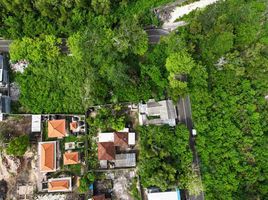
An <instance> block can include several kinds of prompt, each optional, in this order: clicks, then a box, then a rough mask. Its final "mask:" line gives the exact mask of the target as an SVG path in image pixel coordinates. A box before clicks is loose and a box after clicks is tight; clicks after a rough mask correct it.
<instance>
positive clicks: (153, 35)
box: [144, 27, 169, 44]
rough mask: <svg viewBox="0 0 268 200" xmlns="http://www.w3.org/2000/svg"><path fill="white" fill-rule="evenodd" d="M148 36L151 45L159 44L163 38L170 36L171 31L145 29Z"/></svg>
mask: <svg viewBox="0 0 268 200" xmlns="http://www.w3.org/2000/svg"><path fill="white" fill-rule="evenodd" d="M144 30H145V32H146V33H147V34H148V39H149V44H157V43H158V42H159V40H160V38H161V36H165V35H168V34H169V31H168V30H166V29H162V28H153V27H152V28H147V29H144Z"/></svg>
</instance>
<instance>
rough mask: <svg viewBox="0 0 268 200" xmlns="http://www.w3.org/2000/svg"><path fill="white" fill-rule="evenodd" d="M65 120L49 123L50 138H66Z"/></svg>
mask: <svg viewBox="0 0 268 200" xmlns="http://www.w3.org/2000/svg"><path fill="white" fill-rule="evenodd" d="M65 123H66V122H65V119H58V120H50V121H48V137H49V138H63V137H65V136H66V133H67V132H66V126H65Z"/></svg>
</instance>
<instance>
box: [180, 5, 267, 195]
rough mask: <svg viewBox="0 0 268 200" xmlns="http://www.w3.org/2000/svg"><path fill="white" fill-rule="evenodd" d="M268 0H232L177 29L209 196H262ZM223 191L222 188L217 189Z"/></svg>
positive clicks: (189, 18)
mask: <svg viewBox="0 0 268 200" xmlns="http://www.w3.org/2000/svg"><path fill="white" fill-rule="evenodd" d="M266 12H267V2H266V3H265V1H251V2H248V1H243V0H229V1H224V2H222V3H218V4H216V5H212V6H209V7H208V8H207V9H206V10H204V11H202V12H195V13H194V14H192V15H190V16H189V17H188V20H189V22H190V25H189V26H187V27H185V28H181V29H180V35H179V36H178V37H179V38H180V39H181V40H184V41H185V43H186V44H187V45H186V46H187V49H188V52H189V53H190V55H191V56H192V58H193V59H194V60H195V61H196V62H198V63H199V65H198V66H195V67H193V68H192V70H191V72H190V76H189V79H190V81H189V93H190V96H191V102H192V110H193V120H194V123H195V127H196V129H197V131H198V137H197V149H198V152H199V155H200V158H201V171H202V178H203V184H204V186H205V191H206V192H205V196H206V199H266V198H268V188H267V187H266V186H267V183H268V182H267V180H268V177H267V175H268V171H267V152H268V151H267V142H268V137H267V131H268V130H267V116H268V110H267V106H268V105H267V101H266V100H265V96H266V95H267V92H268V82H267V80H268V79H267V78H266V77H267V66H268V54H267V44H268V43H267V41H268V40H267V39H268V38H267V33H268V29H267V27H268V21H267V16H266V15H265V13H266ZM219 194H221V195H219Z"/></svg>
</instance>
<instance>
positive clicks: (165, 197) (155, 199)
mask: <svg viewBox="0 0 268 200" xmlns="http://www.w3.org/2000/svg"><path fill="white" fill-rule="evenodd" d="M178 192H179V191H178ZM178 192H176V191H171V192H154V193H148V195H147V197H148V200H180V199H179V195H178Z"/></svg>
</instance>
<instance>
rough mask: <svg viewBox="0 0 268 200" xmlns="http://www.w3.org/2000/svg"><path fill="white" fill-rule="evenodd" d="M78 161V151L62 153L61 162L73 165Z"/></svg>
mask: <svg viewBox="0 0 268 200" xmlns="http://www.w3.org/2000/svg"><path fill="white" fill-rule="evenodd" d="M78 163H79V154H78V152H66V153H64V155H63V164H64V165H74V164H78Z"/></svg>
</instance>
